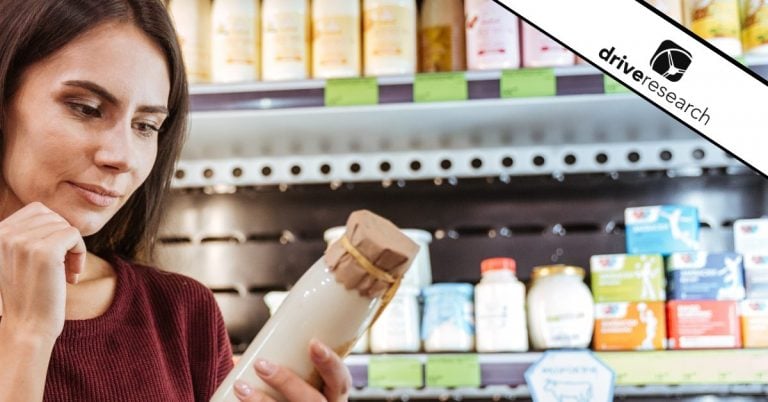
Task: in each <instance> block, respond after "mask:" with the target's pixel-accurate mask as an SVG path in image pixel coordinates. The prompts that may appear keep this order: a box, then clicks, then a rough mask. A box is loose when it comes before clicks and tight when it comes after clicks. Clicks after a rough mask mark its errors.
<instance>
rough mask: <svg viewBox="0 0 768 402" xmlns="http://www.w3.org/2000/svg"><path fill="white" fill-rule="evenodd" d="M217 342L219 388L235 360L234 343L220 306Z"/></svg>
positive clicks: (217, 381) (217, 379)
mask: <svg viewBox="0 0 768 402" xmlns="http://www.w3.org/2000/svg"><path fill="white" fill-rule="evenodd" d="M215 315H216V317H215V319H216V338H217V339H216V344H217V350H218V356H217V358H216V361H217V363H216V384H215V387H214V389H217V388H219V385H221V383H222V382H224V378H225V377H226V376H227V374H229V372H230V371H232V368H233V367H234V362H233V361H232V345H231V344H230V342H229V334H228V333H227V327H226V325H224V319H223V318H222V316H221V311H220V310H219V308H218V306H217V307H216V314H215Z"/></svg>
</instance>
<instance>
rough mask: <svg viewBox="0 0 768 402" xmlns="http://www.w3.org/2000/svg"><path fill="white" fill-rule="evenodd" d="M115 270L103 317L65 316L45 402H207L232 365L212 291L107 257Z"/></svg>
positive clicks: (180, 276) (187, 279)
mask: <svg viewBox="0 0 768 402" xmlns="http://www.w3.org/2000/svg"><path fill="white" fill-rule="evenodd" d="M110 260H111V261H110V262H111V263H112V266H113V267H114V269H115V272H116V274H117V288H116V289H115V296H114V299H113V301H112V305H111V306H110V307H109V309H108V310H107V311H106V313H104V314H103V315H102V316H100V317H97V318H94V319H89V320H72V321H66V322H65V324H64V331H63V332H62V334H61V336H60V337H59V339H58V340H57V342H56V344H55V346H54V349H53V354H52V356H51V362H50V365H49V366H48V376H47V378H46V385H45V397H44V400H45V401H67V402H69V401H72V402H75V401H76V402H85V401H99V402H105V401H121V402H128V401H136V402H148V401H163V402H165V401H205V402H208V400H209V399H210V398H211V395H213V392H214V391H215V390H216V387H217V386H218V384H220V383H221V382H222V381H223V380H224V377H225V376H226V375H227V374H228V373H229V371H230V370H231V369H232V366H233V364H232V351H231V349H230V344H229V338H228V336H227V331H226V328H225V326H224V321H223V320H222V318H221V312H220V311H219V308H218V306H217V304H216V301H215V299H214V298H213V294H212V293H211V291H210V290H209V289H207V288H206V287H205V286H203V285H201V284H200V283H199V282H196V281H195V280H193V279H190V278H187V277H185V276H182V275H177V274H173V273H166V272H162V271H160V270H158V269H155V268H150V267H146V266H141V265H136V264H131V263H128V262H126V261H125V260H122V259H118V258H111V259H110Z"/></svg>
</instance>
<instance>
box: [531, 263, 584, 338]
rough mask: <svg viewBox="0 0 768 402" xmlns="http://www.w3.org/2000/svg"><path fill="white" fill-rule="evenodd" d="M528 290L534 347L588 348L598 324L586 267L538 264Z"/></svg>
mask: <svg viewBox="0 0 768 402" xmlns="http://www.w3.org/2000/svg"><path fill="white" fill-rule="evenodd" d="M532 280H533V285H532V286H531V289H530V290H529V292H528V330H529V331H530V335H531V343H532V344H533V348H534V349H539V350H542V349H560V348H567V349H570V348H574V349H576V348H586V347H589V343H590V341H591V340H592V332H593V330H594V325H595V319H594V316H595V308H594V306H595V303H594V300H593V298H592V293H591V292H590V291H589V288H588V287H587V285H586V284H585V283H584V269H583V268H580V267H574V266H570V265H548V266H540V267H535V268H534V270H533V277H532Z"/></svg>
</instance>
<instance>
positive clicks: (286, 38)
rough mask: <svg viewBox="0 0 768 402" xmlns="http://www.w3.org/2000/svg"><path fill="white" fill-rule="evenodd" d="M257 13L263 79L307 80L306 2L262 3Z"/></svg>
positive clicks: (276, 0)
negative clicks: (259, 13) (260, 17)
mask: <svg viewBox="0 0 768 402" xmlns="http://www.w3.org/2000/svg"><path fill="white" fill-rule="evenodd" d="M261 13H262V22H261V38H262V45H261V49H262V53H261V55H262V56H261V62H262V77H263V79H264V80H265V81H277V80H303V79H307V78H309V14H310V10H309V0H264V3H263V8H262V12H261Z"/></svg>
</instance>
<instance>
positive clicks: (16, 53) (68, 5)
mask: <svg viewBox="0 0 768 402" xmlns="http://www.w3.org/2000/svg"><path fill="white" fill-rule="evenodd" d="M108 22H127V23H131V24H133V25H135V26H136V27H138V28H139V29H141V30H142V31H143V32H144V33H145V34H146V35H147V36H148V37H149V38H150V39H151V40H152V41H154V42H155V43H156V44H157V45H158V46H159V47H160V48H161V49H162V51H163V53H164V54H165V57H166V61H167V63H168V71H169V74H170V77H169V80H170V94H169V96H168V110H169V112H170V113H169V116H168V118H167V119H166V120H165V122H164V123H163V126H162V128H161V130H160V136H159V139H158V150H157V157H156V160H155V164H154V166H153V168H152V171H151V172H150V174H149V177H147V180H146V181H145V182H144V183H142V185H141V186H140V187H139V188H138V189H137V190H136V192H135V193H134V194H133V195H132V196H131V198H130V199H129V200H128V202H126V204H125V205H124V206H123V207H122V208H121V209H120V210H119V211H118V212H117V214H115V216H114V217H112V219H111V220H110V221H109V222H107V224H106V225H105V226H104V227H103V228H102V229H101V230H100V231H99V232H98V233H96V234H94V235H92V236H89V237H88V238H86V239H85V241H86V245H87V247H88V251H90V252H92V253H94V254H96V255H99V256H102V257H107V256H109V255H112V254H117V255H119V256H122V257H125V258H130V259H139V260H144V261H149V260H151V254H152V248H153V244H154V242H155V238H156V236H157V230H158V226H159V224H160V209H161V206H162V201H163V198H164V195H165V194H166V192H167V191H168V189H169V187H170V180H171V175H172V174H173V169H174V164H175V162H176V158H177V157H178V155H179V152H180V150H181V146H182V144H183V142H184V137H185V134H186V129H187V123H186V121H187V120H186V119H187V112H188V109H189V98H188V90H187V79H186V75H185V73H184V64H183V62H182V58H181V50H180V49H179V44H178V42H177V38H176V32H175V31H174V29H173V24H172V23H171V20H170V18H169V16H168V13H167V11H166V9H165V5H164V2H163V1H161V0H0V113H2V116H5V113H6V110H7V107H8V103H9V101H10V99H12V97H13V95H14V93H15V92H16V90H17V89H18V87H19V85H20V83H19V81H20V78H21V77H22V74H23V73H24V71H25V70H26V69H27V68H29V67H30V66H31V65H33V64H35V63H37V62H39V61H41V60H43V59H45V58H46V57H49V56H51V55H52V54H53V53H55V52H56V51H57V50H59V49H61V48H62V47H64V46H65V45H67V44H68V43H70V42H72V41H73V40H74V39H76V38H77V37H79V36H80V35H82V34H84V33H85V32H88V31H89V30H91V29H93V28H95V27H96V26H99V25H101V24H104V23H108ZM125 51H127V52H128V51H130V49H126V50H125ZM3 142H4V138H3V135H2V132H1V131H0V145H2V143H3ZM0 149H1V148H0ZM0 157H1V155H0Z"/></svg>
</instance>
